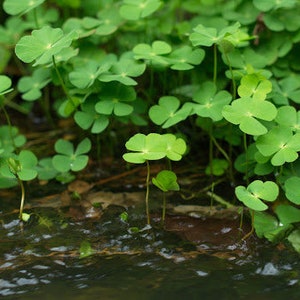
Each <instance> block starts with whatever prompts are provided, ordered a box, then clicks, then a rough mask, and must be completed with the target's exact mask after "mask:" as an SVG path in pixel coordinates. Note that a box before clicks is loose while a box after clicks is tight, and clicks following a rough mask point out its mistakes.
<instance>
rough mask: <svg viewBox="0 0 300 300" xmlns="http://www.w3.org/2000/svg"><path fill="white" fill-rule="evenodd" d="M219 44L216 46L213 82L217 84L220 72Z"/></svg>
mask: <svg viewBox="0 0 300 300" xmlns="http://www.w3.org/2000/svg"><path fill="white" fill-rule="evenodd" d="M217 51H218V48H217V44H214V75H213V82H214V84H217V72H218V56H217Z"/></svg>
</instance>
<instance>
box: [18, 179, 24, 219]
mask: <svg viewBox="0 0 300 300" xmlns="http://www.w3.org/2000/svg"><path fill="white" fill-rule="evenodd" d="M17 178H18V182H19V184H20V187H21V193H22V194H21V204H20V213H19V219H20V220H22V214H23V209H24V202H25V187H24V183H23V181H22V180H21V179H20V178H19V177H17Z"/></svg>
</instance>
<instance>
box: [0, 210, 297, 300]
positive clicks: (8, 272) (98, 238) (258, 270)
mask: <svg viewBox="0 0 300 300" xmlns="http://www.w3.org/2000/svg"><path fill="white" fill-rule="evenodd" d="M122 211H123V209H121V208H117V207H115V208H111V209H109V210H108V211H107V212H106V213H105V214H104V215H103V216H102V218H101V219H99V220H85V221H77V222H75V221H73V220H71V219H66V218H64V217H61V218H59V217H58V216H57V211H56V210H53V209H52V210H51V209H40V210H38V211H35V213H36V214H39V215H42V216H44V217H45V216H46V218H45V220H47V222H45V223H46V225H47V226H45V224H44V225H39V224H38V222H37V220H36V219H35V220H33V221H31V222H30V224H29V225H27V226H25V228H24V229H23V231H22V230H21V229H20V224H19V222H18V220H17V215H10V216H6V217H2V223H3V224H2V227H1V229H0V243H1V250H0V296H1V298H3V299H41V298H42V299H45V300H46V299H56V298H58V297H59V298H60V299H73V300H74V299H75V300H77V299H199V298H201V299H273V300H274V299H284V298H288V299H299V295H300V261H299V255H298V254H296V253H293V252H292V251H290V250H287V249H285V250H279V249H276V248H275V247H273V246H271V245H269V244H265V243H256V242H253V243H254V244H253V245H252V246H251V247H250V248H249V249H248V250H247V251H245V252H244V253H243V254H240V253H235V252H232V253H231V251H230V249H228V251H227V253H225V254H226V255H223V254H224V253H223V254H222V253H221V252H220V253H219V252H217V251H213V252H210V251H207V252H205V251H201V252H200V251H199V248H198V247H197V245H194V244H192V243H190V242H188V241H185V240H183V239H182V238H181V237H179V236H178V235H177V234H175V233H173V232H166V231H164V230H163V229H161V228H159V227H154V228H152V229H150V230H146V229H145V230H142V231H141V232H138V233H133V232H132V231H131V230H130V228H131V227H139V228H142V224H144V223H143V222H144V219H142V218H141V217H140V214H139V213H137V214H135V212H134V211H133V210H130V211H129V212H128V213H129V221H128V222H122V221H121V220H120V217H119V215H120V213H121V212H122ZM82 241H88V242H90V243H91V246H92V248H93V250H94V252H95V253H94V255H92V256H89V257H87V258H79V248H80V244H81V243H82Z"/></svg>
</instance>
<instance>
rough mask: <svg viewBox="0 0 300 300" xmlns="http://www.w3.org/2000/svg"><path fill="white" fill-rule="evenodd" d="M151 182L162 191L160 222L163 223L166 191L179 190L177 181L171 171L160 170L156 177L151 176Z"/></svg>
mask: <svg viewBox="0 0 300 300" xmlns="http://www.w3.org/2000/svg"><path fill="white" fill-rule="evenodd" d="M152 183H153V184H154V185H155V186H156V187H158V188H159V189H160V190H161V191H162V192H163V211H162V222H163V223H164V221H165V216H166V193H167V192H169V191H179V189H180V187H179V184H178V183H177V176H176V174H175V173H174V172H172V171H169V170H162V171H160V172H159V173H158V174H157V175H156V177H154V178H152Z"/></svg>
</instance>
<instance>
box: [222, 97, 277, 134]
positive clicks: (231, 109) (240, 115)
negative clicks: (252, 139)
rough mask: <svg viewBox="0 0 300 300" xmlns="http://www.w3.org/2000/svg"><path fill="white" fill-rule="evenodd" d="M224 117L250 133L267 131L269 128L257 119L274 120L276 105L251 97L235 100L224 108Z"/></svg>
mask: <svg viewBox="0 0 300 300" xmlns="http://www.w3.org/2000/svg"><path fill="white" fill-rule="evenodd" d="M222 114H223V116H224V118H225V119H226V120H227V121H229V122H230V123H233V124H236V125H237V124H239V128H240V129H241V130H242V131H243V132H245V133H247V134H250V135H262V134H265V133H267V128H266V127H265V126H264V125H263V124H262V123H261V122H259V121H258V120H257V119H261V120H265V121H272V120H273V119H274V118H275V117H276V114H277V109H276V107H275V106H274V105H273V104H272V103H271V102H268V101H261V100H254V99H253V98H250V97H244V98H239V99H237V100H234V101H233V102H232V103H231V105H226V106H225V107H224V108H223V111H222Z"/></svg>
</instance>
